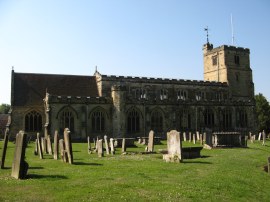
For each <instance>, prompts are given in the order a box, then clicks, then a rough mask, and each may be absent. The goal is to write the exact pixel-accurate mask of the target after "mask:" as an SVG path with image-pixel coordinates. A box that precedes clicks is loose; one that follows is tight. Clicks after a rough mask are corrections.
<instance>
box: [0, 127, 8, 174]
mask: <svg viewBox="0 0 270 202" xmlns="http://www.w3.org/2000/svg"><path fill="white" fill-rule="evenodd" d="M8 135H9V129H6V131H5V137H4V144H3V149H2V158H1V169H3V168H4V167H5V159H6V152H7V145H8Z"/></svg>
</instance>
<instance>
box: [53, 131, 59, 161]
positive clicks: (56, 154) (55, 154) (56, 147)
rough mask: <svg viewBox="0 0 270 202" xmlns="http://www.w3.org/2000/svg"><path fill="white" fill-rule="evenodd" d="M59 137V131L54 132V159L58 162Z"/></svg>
mask: <svg viewBox="0 0 270 202" xmlns="http://www.w3.org/2000/svg"><path fill="white" fill-rule="evenodd" d="M58 139H59V137H58V131H57V130H56V131H55V132H54V138H53V159H55V160H57V159H58V156H59V143H58V142H59V140H58Z"/></svg>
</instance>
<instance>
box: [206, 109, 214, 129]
mask: <svg viewBox="0 0 270 202" xmlns="http://www.w3.org/2000/svg"><path fill="white" fill-rule="evenodd" d="M214 124H215V116H214V112H213V111H212V110H211V109H206V110H205V112H204V125H205V126H207V127H211V126H214Z"/></svg>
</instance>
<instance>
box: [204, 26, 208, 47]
mask: <svg viewBox="0 0 270 202" xmlns="http://www.w3.org/2000/svg"><path fill="white" fill-rule="evenodd" d="M208 30H209V29H208V26H206V28H204V31H206V39H207V43H209V38H208V36H209V35H208Z"/></svg>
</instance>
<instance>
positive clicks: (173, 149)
mask: <svg viewBox="0 0 270 202" xmlns="http://www.w3.org/2000/svg"><path fill="white" fill-rule="evenodd" d="M167 146H168V154H165V155H163V159H164V160H165V161H166V162H181V161H182V160H183V158H182V141H181V139H180V133H179V132H177V131H176V130H171V131H170V132H168V133H167Z"/></svg>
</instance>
